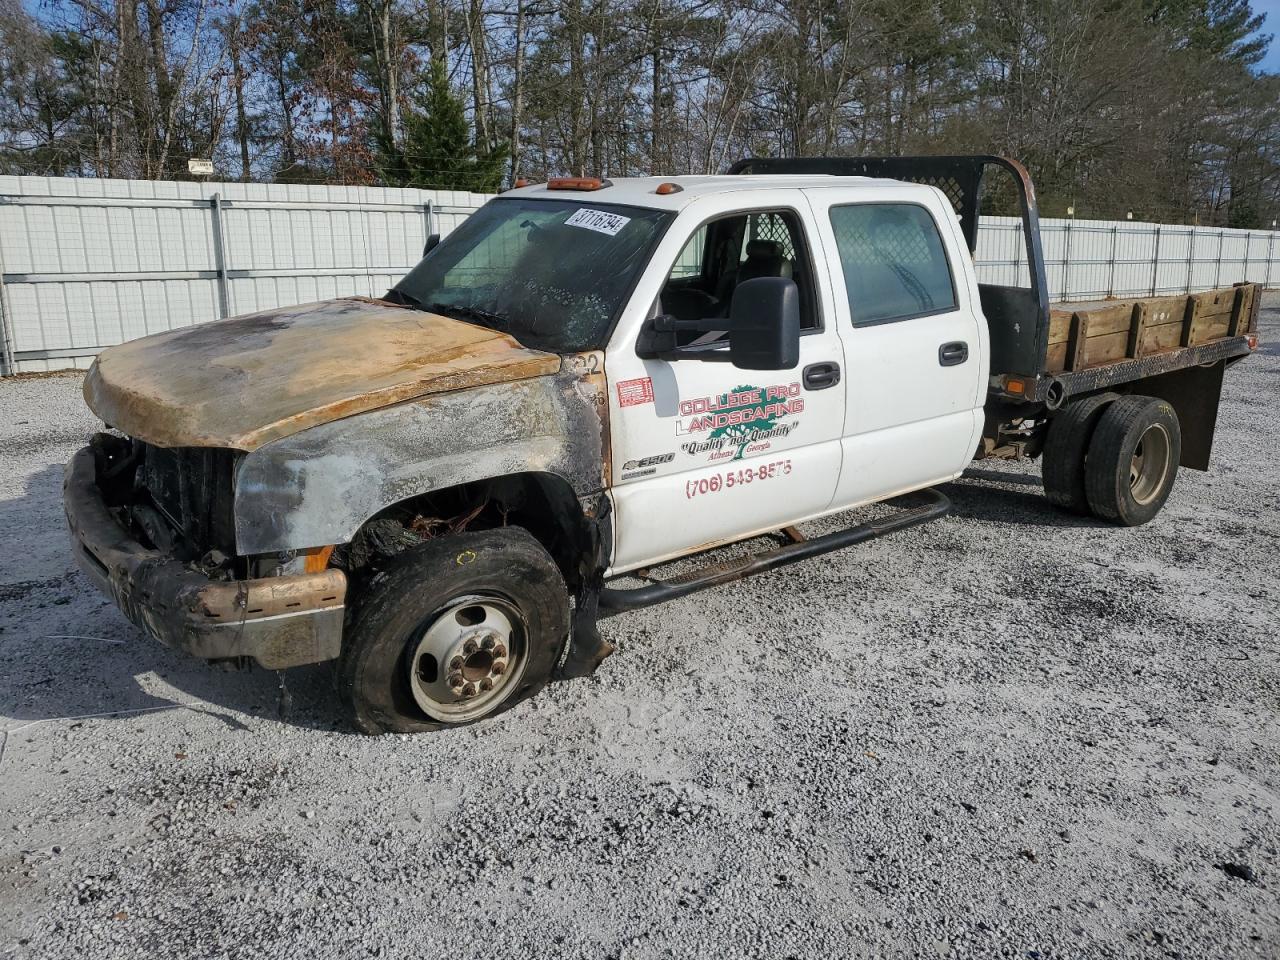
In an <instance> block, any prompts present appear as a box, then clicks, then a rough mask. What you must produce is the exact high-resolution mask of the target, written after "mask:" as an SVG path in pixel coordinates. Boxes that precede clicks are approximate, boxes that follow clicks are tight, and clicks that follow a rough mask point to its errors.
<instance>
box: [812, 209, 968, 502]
mask: <svg viewBox="0 0 1280 960" xmlns="http://www.w3.org/2000/svg"><path fill="white" fill-rule="evenodd" d="M806 193H807V195H808V197H809V200H810V202H811V203H812V204H813V212H814V215H815V219H816V220H817V223H818V231H819V235H820V237H821V242H822V247H823V250H824V252H825V255H826V268H827V271H828V274H829V276H830V279H831V285H832V288H833V292H834V299H835V311H834V312H835V323H836V326H837V327H838V329H839V332H840V336H841V338H842V340H843V341H844V351H845V359H846V365H847V367H848V375H847V377H846V380H847V383H848V390H847V391H846V395H845V398H846V403H847V410H846V431H845V433H846V436H845V438H844V440H843V450H844V457H843V466H842V468H841V474H840V482H839V485H838V487H837V490H836V493H835V497H834V505H836V506H852V505H855V504H858V503H864V502H867V501H871V500H880V499H884V498H885V497H889V496H892V495H894V494H897V493H902V492H905V491H908V490H914V489H918V488H920V487H925V486H929V485H931V484H934V483H938V482H941V481H944V480H950V479H952V478H954V477H956V476H958V475H959V474H960V473H961V472H962V471H963V470H964V468H965V466H966V465H967V464H968V463H969V461H970V460H971V459H972V457H973V454H974V452H975V450H976V449H977V446H978V443H979V440H980V438H981V436H982V424H983V403H984V402H985V399H986V388H985V385H986V381H987V370H988V346H987V337H988V334H987V325H986V321H985V320H984V319H983V317H982V313H981V307H980V304H979V301H978V293H977V278H976V275H975V273H974V270H973V263H972V261H971V260H970V258H969V256H968V252H967V247H966V246H965V243H964V238H963V236H962V234H961V231H960V229H959V224H958V223H957V221H956V217H955V214H954V213H953V212H952V209H951V205H950V203H949V202H948V201H947V199H946V198H945V196H944V195H943V194H942V193H941V192H940V191H938V190H936V189H931V188H930V189H922V188H920V187H915V186H906V185H904V186H902V187H893V186H877V187H876V188H875V189H874V190H870V189H868V188H867V187H861V188H858V187H854V188H842V187H837V188H822V189H814V190H808V191H806Z"/></svg>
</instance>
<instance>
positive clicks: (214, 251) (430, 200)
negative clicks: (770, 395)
mask: <svg viewBox="0 0 1280 960" xmlns="http://www.w3.org/2000/svg"><path fill="white" fill-rule="evenodd" d="M488 199H489V198H488V197H487V196H483V195H480V194H471V193H458V192H451V191H423V190H408V189H404V190H401V189H391V188H378V187H332V186H307V185H293V184H241V183H207V184H199V183H172V182H153V181H145V180H87V179H74V178H63V179H59V178H46V177H0V332H3V334H4V336H3V341H2V343H3V347H4V351H3V354H0V373H4V372H15V371H22V370H48V369H58V368H62V367H68V366H78V367H84V366H87V365H88V363H89V362H90V360H91V359H92V357H93V356H94V355H95V354H96V353H97V352H98V351H99V350H100V349H101V348H102V347H105V346H108V345H110V344H113V343H120V342H122V341H124V340H130V339H133V338H134V337H140V336H144V335H146V334H149V333H156V332H159V331H162V330H169V329H173V328H175V327H182V326H189V325H191V324H195V323H203V322H204V321H207V320H212V319H215V318H217V317H220V316H233V315H235V314H239V313H249V312H252V311H255V310H265V309H270V308H272V307H277V306H286V305H289V304H294V303H306V302H308V301H311V300H321V299H325V298H328V297H340V296H350V295H364V296H378V295H380V294H382V293H383V292H384V291H386V290H387V289H388V288H389V287H390V286H392V285H393V284H394V283H395V282H396V281H397V280H398V279H399V278H400V277H402V276H403V275H404V274H405V273H406V272H407V271H408V270H409V269H410V268H411V267H412V266H413V265H414V264H415V263H416V262H417V261H418V259H419V257H420V256H421V253H422V245H423V243H424V242H425V240H426V237H427V235H428V233H429V232H436V233H439V234H441V235H446V234H448V233H449V232H450V231H452V230H453V229H455V228H456V227H457V226H458V224H460V223H461V222H462V221H463V220H464V219H466V217H467V216H469V215H470V214H471V213H472V212H474V211H475V210H476V209H478V208H479V207H480V206H481V205H482V204H483V203H484V202H485V201H486V200H488ZM1041 234H1042V237H1041V239H1042V242H1043V246H1044V256H1045V271H1046V274H1047V279H1048V283H1049V291H1050V295H1051V297H1052V298H1053V299H1054V300H1091V299H1102V298H1105V297H1139V296H1151V295H1152V294H1157V295H1158V294H1177V293H1184V292H1187V291H1190V290H1204V289H1210V288H1212V287H1216V286H1225V285H1227V284H1230V283H1236V282H1239V281H1242V280H1252V281H1256V282H1259V283H1263V284H1266V285H1268V286H1275V285H1277V284H1280V243H1277V240H1276V233H1275V232H1274V231H1261V230H1255V231H1246V230H1226V229H1220V228H1217V227H1191V226H1177V225H1168V224H1154V223H1135V222H1131V221H1090V220H1061V219H1046V220H1044V221H1042V222H1041ZM975 260H976V264H977V270H978V278H979V280H981V281H982V282H984V283H998V284H1005V285H1012V286H1027V285H1029V283H1030V271H1029V268H1028V264H1027V260H1026V251H1025V249H1024V246H1023V238H1022V225H1021V222H1020V221H1019V220H1018V219H1017V218H1014V217H986V218H984V219H983V221H982V224H981V229H980V230H979V234H978V249H977V254H976V257H975ZM682 266H684V267H685V268H688V267H689V266H690V264H689V263H682Z"/></svg>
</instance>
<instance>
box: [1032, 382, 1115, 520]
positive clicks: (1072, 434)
mask: <svg viewBox="0 0 1280 960" xmlns="http://www.w3.org/2000/svg"><path fill="white" fill-rule="evenodd" d="M1117 399H1119V397H1118V395H1117V394H1114V393H1099V394H1095V395H1094V396H1092V397H1085V398H1084V399H1082V400H1076V401H1073V402H1072V403H1070V404H1068V405H1067V406H1066V407H1065V408H1064V409H1063V410H1060V411H1059V412H1058V414H1057V415H1056V416H1055V417H1054V418H1053V419H1052V420H1050V421H1049V434H1048V436H1047V437H1045V441H1044V453H1043V457H1042V462H1041V468H1040V469H1041V474H1042V476H1043V479H1044V493H1045V496H1046V497H1048V498H1049V502H1050V503H1053V504H1055V505H1056V506H1059V507H1062V508H1063V509H1064V510H1070V511H1071V512H1072V513H1080V514H1088V513H1089V512H1090V510H1089V498H1088V495H1087V493H1086V492H1085V456H1086V454H1087V453H1088V451H1089V441H1090V440H1091V439H1092V438H1093V433H1094V430H1095V429H1096V428H1097V425H1098V420H1099V419H1101V417H1102V415H1103V413H1105V412H1106V409H1107V407H1108V406H1110V405H1111V404H1112V403H1113V402H1114V401H1116V400H1117Z"/></svg>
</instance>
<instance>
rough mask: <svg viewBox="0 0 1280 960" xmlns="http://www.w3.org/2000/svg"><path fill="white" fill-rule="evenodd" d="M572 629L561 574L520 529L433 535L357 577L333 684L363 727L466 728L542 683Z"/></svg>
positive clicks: (375, 730)
mask: <svg viewBox="0 0 1280 960" xmlns="http://www.w3.org/2000/svg"><path fill="white" fill-rule="evenodd" d="M568 634H569V597H568V591H567V589H566V588H565V583H564V578H563V577H562V576H561V575H560V571H559V569H558V568H557V567H556V565H555V561H553V560H552V559H551V556H550V555H549V554H548V553H547V551H546V550H545V549H543V547H542V544H540V543H538V541H537V540H535V539H534V538H533V536H532V535H531V534H529V533H528V532H527V531H525V530H523V529H521V528H519V527H507V528H504V529H501V530H484V531H480V532H476V533H463V534H458V535H457V536H451V537H442V538H441V539H439V540H429V541H427V542H425V543H423V544H421V545H420V546H416V547H412V548H410V549H408V550H405V551H403V552H402V553H399V554H397V555H396V556H395V557H393V558H392V559H391V560H389V561H388V563H387V566H386V567H385V568H384V569H382V570H380V571H378V572H377V573H376V574H374V575H373V577H372V578H371V579H370V580H369V581H368V582H367V583H366V584H365V585H364V587H363V589H362V591H361V593H360V595H359V596H358V598H357V600H356V603H355V605H354V607H353V608H352V610H351V612H350V613H349V614H348V617H347V625H346V630H345V631H344V635H343V642H342V656H341V659H340V660H339V663H338V690H339V693H340V694H341V695H342V697H343V699H344V700H345V701H346V704H347V706H348V708H349V710H350V713H351V717H352V722H353V723H354V725H355V727H356V729H357V730H359V731H360V732H361V733H367V734H379V733H418V732H424V731H429V730H441V729H444V728H446V727H454V726H463V725H465V724H468V723H474V722H475V721H477V720H481V719H484V718H486V717H491V716H494V715H495V714H498V713H501V712H503V711H504V710H509V709H511V707H513V706H515V705H516V704H517V703H519V702H520V701H521V700H525V699H528V698H529V697H532V696H533V695H534V694H536V693H537V692H538V691H539V690H541V689H542V688H543V686H545V685H546V682H547V680H548V679H549V678H550V676H551V672H552V670H553V669H554V668H555V665H556V663H557V661H558V660H559V659H560V654H561V652H562V651H563V649H564V643H565V640H566V638H567V637H568Z"/></svg>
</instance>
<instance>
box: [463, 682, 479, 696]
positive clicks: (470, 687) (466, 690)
mask: <svg viewBox="0 0 1280 960" xmlns="http://www.w3.org/2000/svg"><path fill="white" fill-rule="evenodd" d="M462 695H463V696H464V697H474V696H475V695H476V685H475V684H474V683H468V684H467V685H466V686H465V687H463V688H462Z"/></svg>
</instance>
